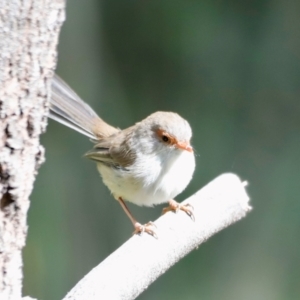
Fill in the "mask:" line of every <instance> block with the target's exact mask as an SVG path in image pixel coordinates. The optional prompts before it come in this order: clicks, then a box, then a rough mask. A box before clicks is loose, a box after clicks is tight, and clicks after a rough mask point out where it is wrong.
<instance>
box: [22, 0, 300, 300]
mask: <svg viewBox="0 0 300 300" xmlns="http://www.w3.org/2000/svg"><path fill="white" fill-rule="evenodd" d="M299 26H300V2H299V1H283V0H276V1H275V0H260V1H258V0H254V1H248V0H246V1H237V0H228V1H227V0H223V1H222V0H212V1H211V0H210V1H208V0H206V1H195V0H187V1H177V0H173V1H166V0H159V1H158V0H151V1H150V0H139V1H137V0H128V1H124V0H116V1H96V0H88V1H80V0H73V1H68V3H67V19H66V22H65V24H64V27H63V29H62V32H61V36H60V43H59V49H58V50H59V60H58V70H57V72H58V73H59V74H60V75H61V76H62V77H63V78H64V79H65V80H66V81H67V82H68V83H69V84H70V85H71V86H72V87H73V88H74V90H76V92H77V93H78V94H79V95H80V96H81V97H82V98H83V99H85V100H86V101H87V102H88V103H90V104H91V105H92V106H93V107H94V108H95V110H96V111H98V112H99V114H100V115H101V116H102V117H103V118H104V119H105V120H107V121H108V122H110V123H111V124H113V125H115V126H119V127H120V128H125V127H127V126H129V125H131V124H133V123H134V122H137V121H139V120H141V119H142V118H144V117H146V116H147V115H148V114H150V113H151V112H154V111H156V110H171V111H176V112H178V113H179V114H181V115H182V116H184V117H185V118H186V119H188V120H189V121H190V123H191V125H192V128H193V131H194V137H193V145H194V147H195V148H196V149H197V153H198V156H197V170H196V173H195V176H194V179H193V181H192V183H191V184H190V186H189V187H188V189H187V190H186V191H185V192H184V193H183V194H182V195H180V196H179V197H178V199H180V200H182V199H184V198H185V197H187V196H188V195H190V194H192V193H194V192H195V191H197V190H198V189H199V188H201V187H202V186H203V185H204V184H206V183H207V182H208V181H210V180H212V179H213V178H214V177H216V176H218V175H220V174H221V173H224V172H234V173H236V174H238V175H239V176H241V178H242V179H244V180H247V181H248V182H249V188H248V191H249V194H250V196H251V198H252V201H251V202H252V205H253V207H254V209H253V212H252V213H251V214H250V215H249V216H248V217H247V218H246V219H245V220H242V221H241V222H239V223H237V224H236V225H234V226H232V227H230V228H228V229H226V230H224V231H223V232H221V233H219V234H218V235H217V236H215V237H213V238H212V239H210V240H209V241H208V242H207V243H206V244H205V245H203V246H201V247H200V248H199V249H198V250H197V251H194V252H193V253H191V254H190V255H189V256H188V257H186V258H185V259H183V260H182V261H181V262H180V263H178V264H177V265H176V266H175V267H173V268H172V269H171V270H170V271H168V272H167V273H166V274H165V275H164V276H162V277H161V278H160V279H159V280H158V281H157V282H155V283H154V284H153V285H152V286H150V287H149V289H148V290H147V291H145V292H144V293H143V294H142V295H141V296H140V297H139V299H143V300H146V299H164V300H168V299H183V298H184V299H186V300H193V299H202V300H205V299H208V300H213V299H223V300H226V299H230V300H235V299H236V300H240V299H243V300H247V299H251V300H252V299H256V300H268V299H270V300H271V299H272V300H281V299H283V300H289V299H297V298H298V297H299V295H300V285H299V277H300V260H299V253H300V243H299V238H298V234H299V229H300V201H299V196H300V192H299V170H300V159H299V152H300V150H299V149H300V130H299V129H300V117H299V116H300V102H299V97H300V93H299V92H300V88H299V78H300V30H299V28H300V27H299ZM49 123H50V124H49V126H48V130H47V132H46V134H44V135H43V136H42V144H43V145H44V146H45V148H46V162H45V163H44V165H43V166H42V167H41V169H40V170H39V175H38V178H37V181H36V184H35V189H34V191H33V194H32V197H31V199H32V203H31V208H30V212H29V219H28V223H29V234H28V240H27V246H26V248H25V251H24V272H25V274H24V276H25V282H24V293H25V294H29V295H31V296H34V297H37V298H39V299H44V300H53V299H60V298H62V297H63V296H64V295H65V294H66V292H67V291H68V290H69V289H70V288H71V287H72V286H74V284H75V283H76V282H77V281H78V280H79V279H80V278H82V277H83V276H84V275H85V274H86V273H87V272H88V271H89V270H90V269H91V268H92V267H94V266H95V265H96V264H98V263H99V262H100V261H101V260H103V259H104V258H105V257H106V256H108V255H109V254H110V253H111V252H112V251H114V250H115V249H116V248H118V247H119V246H120V245H121V244H122V243H123V242H124V241H126V239H127V238H129V237H130V235H131V232H132V225H131V224H130V222H129V221H128V219H127V217H126V216H125V214H124V213H123V211H122V210H121V208H120V207H119V205H118V203H117V202H116V201H114V200H113V198H112V197H111V196H110V194H109V192H108V190H107V189H106V188H105V187H104V185H103V184H102V183H101V179H100V178H99V175H98V173H97V170H96V168H95V165H94V164H93V163H92V162H90V161H87V160H85V159H82V155H83V154H84V153H85V152H86V151H87V150H89V148H90V147H91V146H92V145H91V143H90V142H89V141H88V139H86V138H85V137H83V136H81V135H79V134H78V133H76V132H73V131H71V130H69V129H67V128H64V127H63V126H61V125H59V124H56V123H55V122H52V121H50V122H49ZM130 207H131V209H132V211H133V213H134V214H135V215H136V216H137V218H138V219H139V220H140V221H141V222H146V221H148V220H155V219H156V218H157V217H158V216H159V215H160V211H161V206H160V207H157V208H140V207H136V206H130ZM113 271H116V270H112V272H113ZM116 284H117V283H116Z"/></svg>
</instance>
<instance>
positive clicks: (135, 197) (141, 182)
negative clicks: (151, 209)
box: [98, 149, 195, 206]
mask: <svg viewBox="0 0 300 300" xmlns="http://www.w3.org/2000/svg"><path fill="white" fill-rule="evenodd" d="M194 169H195V158H194V154H193V153H191V152H188V151H182V150H177V149H176V150H174V151H170V152H167V153H160V155H153V156H150V157H149V156H147V157H144V156H140V157H138V158H137V160H136V161H135V164H134V166H132V167H130V168H128V171H124V170H122V169H115V168H111V167H108V166H105V165H103V164H98V170H99V172H100V173H101V175H102V178H103V182H104V183H105V185H106V186H107V187H108V188H109V189H110V191H111V192H112V194H113V195H114V197H115V198H119V197H122V198H123V199H124V200H127V201H129V202H132V203H134V204H137V205H145V206H152V205H155V204H160V203H164V202H167V201H168V200H170V199H173V198H174V197H176V196H177V195H178V194H179V193H181V192H182V191H183V190H184V189H185V188H186V186H187V185H188V183H189V182H190V180H191V179H192V176H193V173H194Z"/></svg>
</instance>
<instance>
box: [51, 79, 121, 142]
mask: <svg viewBox="0 0 300 300" xmlns="http://www.w3.org/2000/svg"><path fill="white" fill-rule="evenodd" d="M51 89H52V95H51V102H50V115H49V116H50V118H52V119H53V120H55V121H57V122H59V123H61V124H63V125H65V126H68V127H70V128H72V129H74V130H76V131H78V132H80V133H82V134H84V135H86V136H88V137H89V138H91V139H94V140H95V139H96V140H97V139H99V138H103V137H107V136H110V135H112V134H114V133H116V132H118V131H119V130H118V129H117V128H115V127H112V126H110V125H109V124H107V123H106V122H104V121H103V120H102V119H101V118H100V117H99V116H98V115H97V114H96V113H95V111H94V110H93V109H92V108H91V107H90V106H89V105H88V104H86V103H85V102H84V101H83V100H81V99H80V97H79V96H78V95H77V94H76V93H75V92H74V91H73V90H72V89H71V88H70V87H69V86H68V85H67V84H66V83H65V82H64V81H63V80H62V79H61V78H59V77H58V76H57V75H55V76H54V77H53V79H52V86H51Z"/></svg>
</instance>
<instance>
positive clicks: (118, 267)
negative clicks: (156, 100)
mask: <svg viewBox="0 0 300 300" xmlns="http://www.w3.org/2000/svg"><path fill="white" fill-rule="evenodd" d="M245 185H246V183H245V182H241V181H240V179H239V178H238V177H237V176H236V175H234V174H224V175H221V176H219V177H218V178H216V179H215V180H213V181H212V182H210V183H209V184H208V185H206V186H205V187H204V188H202V189H201V190H200V191H198V192H197V193H196V194H194V195H193V196H191V197H190V198H188V199H187V200H185V201H184V202H183V203H190V204H191V205H192V206H193V208H194V216H195V221H192V220H191V218H190V217H188V216H187V215H186V214H185V213H184V212H182V211H180V212H178V213H172V212H168V213H167V214H165V215H163V216H162V217H160V218H159V219H158V220H157V221H155V225H156V226H157V229H156V232H157V235H158V238H157V239H155V238H154V237H152V236H149V235H148V234H145V233H144V234H142V235H135V236H133V237H132V238H130V239H129V240H128V241H127V242H126V243H125V244H123V245H122V246H121V247H120V248H119V249H117V250H116V251H115V252H114V253H112V254H111V255H110V256H109V257H107V258H106V259H105V260H104V261H103V262H102V263H100V264H99V265H98V266H96V267H95V268H94V269H93V270H91V271H90V272H89V273H88V274H87V275H86V276H85V277H84V278H83V279H82V280H81V281H79V282H78V283H77V285H76V286H75V287H74V288H73V289H72V290H71V291H70V292H69V293H68V294H67V296H66V297H65V298H64V300H67V299H68V300H70V299H72V300H86V299H89V300H93V299H95V300H96V299H103V300H106V299H107V300H109V299H114V300H118V299H122V300H125V299H135V298H136V297H137V296H138V295H139V294H140V293H142V292H143V291H144V290H145V289H146V288H147V287H148V286H149V285H150V284H151V283H152V282H153V281H155V280H156V279H157V278H158V277H159V276H160V275H162V274H163V273H165V272H166V271H167V270H168V269H169V268H170V267H171V266H173V265H174V264H175V263H176V262H178V261H179V260H180V259H181V258H183V257H184V256H185V255H187V254H188V253H189V252H191V251H192V250H194V249H197V248H198V247H199V246H200V245H201V244H202V243H203V242H205V241H206V240H207V239H208V238H210V237H211V236H212V235H214V234H215V233H217V232H219V231H220V230H222V229H223V228H225V227H227V226H229V225H231V224H233V223H235V222H236V221H238V220H240V219H242V218H243V217H245V216H246V214H247V213H248V212H249V211H250V210H251V206H250V205H249V197H248V196H247V193H246V191H245Z"/></svg>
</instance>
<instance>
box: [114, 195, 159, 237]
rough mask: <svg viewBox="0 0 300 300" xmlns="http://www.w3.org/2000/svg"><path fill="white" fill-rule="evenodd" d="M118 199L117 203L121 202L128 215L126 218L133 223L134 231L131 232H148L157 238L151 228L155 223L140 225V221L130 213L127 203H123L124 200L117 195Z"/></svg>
mask: <svg viewBox="0 0 300 300" xmlns="http://www.w3.org/2000/svg"><path fill="white" fill-rule="evenodd" d="M117 200H118V201H119V203H120V204H121V206H122V208H123V210H124V211H125V213H126V215H127V216H128V218H129V219H130V221H131V222H132V224H133V227H134V232H133V234H136V233H143V232H147V233H148V234H150V235H152V236H154V237H155V238H157V235H156V233H155V231H154V230H153V229H151V227H152V228H153V227H156V226H155V224H154V223H153V222H149V223H147V224H145V225H142V224H141V223H139V222H138V221H137V220H136V219H135V218H134V217H133V215H132V214H131V212H130V211H129V209H128V207H127V205H126V204H125V202H124V200H123V199H122V197H119V198H118V199H117Z"/></svg>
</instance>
